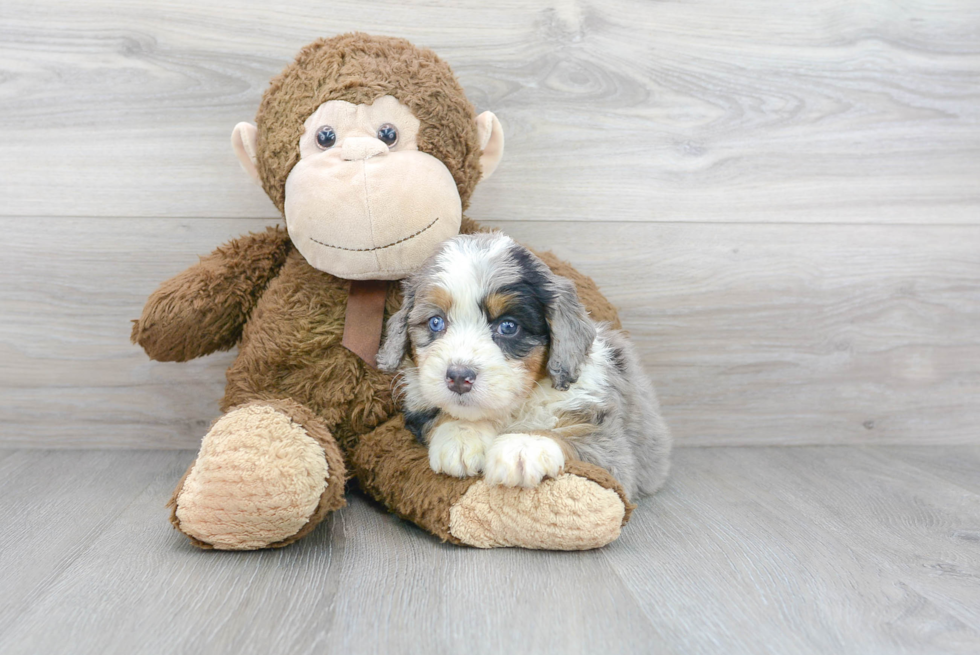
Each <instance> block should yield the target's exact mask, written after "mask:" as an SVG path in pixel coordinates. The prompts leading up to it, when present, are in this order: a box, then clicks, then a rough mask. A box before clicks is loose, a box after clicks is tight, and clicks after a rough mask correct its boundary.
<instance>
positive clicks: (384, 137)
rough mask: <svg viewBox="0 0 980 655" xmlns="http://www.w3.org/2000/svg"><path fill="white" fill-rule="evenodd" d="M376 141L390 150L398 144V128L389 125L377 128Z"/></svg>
mask: <svg viewBox="0 0 980 655" xmlns="http://www.w3.org/2000/svg"><path fill="white" fill-rule="evenodd" d="M378 139H380V140H381V142H382V143H383V144H385V145H386V146H388V147H389V148H391V147H392V146H394V145H395V144H396V143H398V128H396V127H395V126H394V125H392V124H391V123H385V124H384V125H382V126H381V127H379V128H378Z"/></svg>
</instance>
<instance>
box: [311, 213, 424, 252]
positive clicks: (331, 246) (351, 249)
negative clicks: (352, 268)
mask: <svg viewBox="0 0 980 655" xmlns="http://www.w3.org/2000/svg"><path fill="white" fill-rule="evenodd" d="M438 221H439V217H438V216H436V217H435V218H434V219H432V222H431V223H429V224H428V225H426V226H425V227H423V228H422V229H421V230H419V231H418V232H416V233H415V234H409V235H408V236H407V237H402V238H401V239H399V240H398V241H392V242H391V243H389V244H388V245H385V246H375V247H374V248H345V247H344V246H335V245H333V244H330V243H324V242H322V241H317V240H316V239H314V238H313V237H310V241H312V242H313V243H319V244H320V245H321V246H325V247H327V248H334V249H336V250H346V251H347V252H374V251H375V250H384V249H385V248H391V247H392V246H397V245H398V244H399V243H405V242H406V241H408V240H409V239H414V238H415V237H417V236H418V235H420V234H422V233H423V232H425V231H426V230H428V229H429V228H430V227H432V226H433V225H435V224H436V223H437V222H438Z"/></svg>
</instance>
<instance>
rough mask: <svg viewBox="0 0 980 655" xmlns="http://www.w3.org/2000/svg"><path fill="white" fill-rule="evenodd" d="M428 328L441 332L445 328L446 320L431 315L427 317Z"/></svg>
mask: <svg viewBox="0 0 980 655" xmlns="http://www.w3.org/2000/svg"><path fill="white" fill-rule="evenodd" d="M429 329H430V330H432V331H433V332H442V331H443V330H445V329H446V321H444V320H443V318H442V317H441V316H433V317H432V318H430V319H429Z"/></svg>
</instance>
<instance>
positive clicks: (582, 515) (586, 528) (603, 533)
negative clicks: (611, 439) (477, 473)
mask: <svg viewBox="0 0 980 655" xmlns="http://www.w3.org/2000/svg"><path fill="white" fill-rule="evenodd" d="M632 510H633V505H631V504H630V503H629V501H628V500H627V499H626V498H625V496H624V495H623V491H622V488H621V487H620V486H619V483H618V482H616V480H615V479H613V477H612V476H611V475H609V474H608V473H606V471H604V470H603V469H600V468H598V467H595V466H592V465H591V464H586V463H584V462H576V461H573V462H568V463H567V465H566V467H565V472H564V473H562V474H560V475H558V477H555V478H548V479H545V480H544V481H543V482H542V483H541V484H540V485H538V486H536V487H534V488H531V489H527V488H520V487H506V486H501V485H492V484H487V483H486V482H484V481H482V480H480V481H478V482H476V483H475V484H474V485H473V486H472V487H470V488H469V490H467V492H466V493H465V494H463V496H462V497H461V498H460V499H459V500H458V501H456V503H454V504H453V506H452V508H451V509H450V511H449V517H450V518H449V531H450V532H451V533H452V535H453V536H454V537H456V538H457V539H459V540H460V541H461V542H462V543H464V544H469V545H471V546H476V547H478V548H497V547H507V546H517V547H520V548H536V549H544V550H588V549H591V548H600V547H602V546H605V545H606V544H608V543H610V542H612V541H614V540H615V539H616V538H617V537H619V532H620V529H621V528H622V526H623V525H624V524H625V523H626V521H627V520H628V518H629V513H630V512H631V511H632Z"/></svg>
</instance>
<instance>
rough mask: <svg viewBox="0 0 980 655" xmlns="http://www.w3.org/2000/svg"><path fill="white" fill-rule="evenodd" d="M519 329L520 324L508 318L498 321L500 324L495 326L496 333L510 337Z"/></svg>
mask: <svg viewBox="0 0 980 655" xmlns="http://www.w3.org/2000/svg"><path fill="white" fill-rule="evenodd" d="M519 329H520V326H519V325H518V324H517V323H516V322H514V321H512V320H510V319H508V320H506V321H500V324H499V325H498V326H497V334H499V335H501V336H505V337H512V336H514V335H515V334H517V331H518V330H519Z"/></svg>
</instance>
